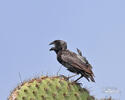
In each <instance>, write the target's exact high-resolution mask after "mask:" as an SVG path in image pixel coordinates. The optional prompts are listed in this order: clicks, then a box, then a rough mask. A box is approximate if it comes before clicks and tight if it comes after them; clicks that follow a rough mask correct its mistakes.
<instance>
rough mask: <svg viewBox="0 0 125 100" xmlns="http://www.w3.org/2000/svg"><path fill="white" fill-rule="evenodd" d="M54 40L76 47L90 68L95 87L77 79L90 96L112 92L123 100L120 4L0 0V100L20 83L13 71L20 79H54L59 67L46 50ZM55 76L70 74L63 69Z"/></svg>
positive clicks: (124, 30) (124, 36)
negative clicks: (53, 76) (114, 91)
mask: <svg viewBox="0 0 125 100" xmlns="http://www.w3.org/2000/svg"><path fill="white" fill-rule="evenodd" d="M55 39H62V40H65V41H67V43H68V49H70V50H72V51H74V52H76V48H79V49H80V50H81V51H82V52H83V55H84V56H86V57H87V59H88V60H89V62H90V63H91V64H92V65H93V71H94V73H95V76H96V77H95V80H96V83H91V82H87V80H85V79H84V78H82V79H81V80H80V82H81V83H83V86H84V87H87V88H89V89H90V91H91V94H93V95H95V96H96V97H98V98H101V97H104V96H105V95H106V94H104V93H102V89H103V88H105V87H116V88H118V89H119V90H120V91H121V97H120V98H121V99H120V100H124V95H125V91H124V90H125V86H124V84H125V78H124V76H125V72H124V70H125V68H124V67H125V53H124V52H125V1H124V0H1V1H0V68H1V70H0V76H1V78H0V83H1V84H0V90H1V93H0V99H1V100H6V98H7V97H8V96H9V94H10V91H12V90H13V89H14V88H15V87H16V86H17V84H19V83H20V78H19V72H20V74H21V77H22V80H27V79H30V78H32V77H36V76H40V75H41V74H44V75H46V74H48V75H56V73H57V71H58V70H59V68H60V66H61V65H60V64H59V63H58V62H57V61H56V54H55V53H54V52H49V48H50V46H49V45H48V44H49V43H50V42H51V41H53V40H55ZM59 73H60V74H64V75H72V73H70V72H68V71H67V70H66V69H65V68H64V67H62V68H61V71H60V72H59ZM76 78H77V77H75V78H73V79H76ZM116 95H117V98H118V96H119V94H116ZM114 97H115V96H114Z"/></svg>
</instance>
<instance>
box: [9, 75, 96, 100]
mask: <svg viewBox="0 0 125 100" xmlns="http://www.w3.org/2000/svg"><path fill="white" fill-rule="evenodd" d="M9 100H94V98H93V97H92V96H90V95H89V92H88V91H87V90H86V89H84V88H82V87H81V86H80V85H78V84H76V83H74V82H70V81H68V80H66V79H65V78H63V77H59V76H55V77H48V76H42V77H40V78H34V79H32V80H29V81H26V82H24V83H23V84H21V85H19V86H18V87H17V88H15V89H14V91H13V92H12V93H11V95H10V97H9Z"/></svg>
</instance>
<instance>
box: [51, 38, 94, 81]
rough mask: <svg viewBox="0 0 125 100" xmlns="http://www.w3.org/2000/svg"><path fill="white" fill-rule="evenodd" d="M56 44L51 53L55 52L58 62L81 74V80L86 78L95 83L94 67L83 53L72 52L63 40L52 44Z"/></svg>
mask: <svg viewBox="0 0 125 100" xmlns="http://www.w3.org/2000/svg"><path fill="white" fill-rule="evenodd" d="M52 44H54V47H52V48H51V49H50V51H52V50H53V51H55V52H56V54H57V60H58V61H59V62H60V63H61V64H62V65H63V66H65V67H66V68H67V70H69V71H70V72H73V73H76V74H81V76H80V77H79V78H78V79H77V80H76V81H78V80H79V79H80V78H82V77H85V78H86V79H87V80H88V81H90V80H91V81H92V82H95V80H94V78H93V77H94V74H93V72H92V67H91V65H90V64H89V62H88V60H87V59H86V58H85V57H83V56H82V53H81V51H80V50H79V49H77V52H78V54H76V53H74V52H71V51H69V50H68V49H67V43H66V42H65V41H63V40H55V41H53V42H51V43H50V45H52Z"/></svg>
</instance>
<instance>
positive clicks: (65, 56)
mask: <svg viewBox="0 0 125 100" xmlns="http://www.w3.org/2000/svg"><path fill="white" fill-rule="evenodd" d="M61 59H62V60H63V61H64V62H65V63H67V64H69V65H71V66H73V67H75V68H78V69H80V70H83V71H85V72H87V73H89V74H93V72H92V70H91V69H90V68H89V67H87V66H86V64H85V63H84V62H82V61H81V60H80V58H79V57H78V56H77V54H75V53H73V52H70V51H67V52H65V53H62V55H61Z"/></svg>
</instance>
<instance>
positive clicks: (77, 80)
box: [74, 75, 83, 82]
mask: <svg viewBox="0 0 125 100" xmlns="http://www.w3.org/2000/svg"><path fill="white" fill-rule="evenodd" d="M82 77H83V75H81V76H80V77H79V78H78V79H76V80H75V81H74V82H77V81H78V80H79V79H80V78H82Z"/></svg>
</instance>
